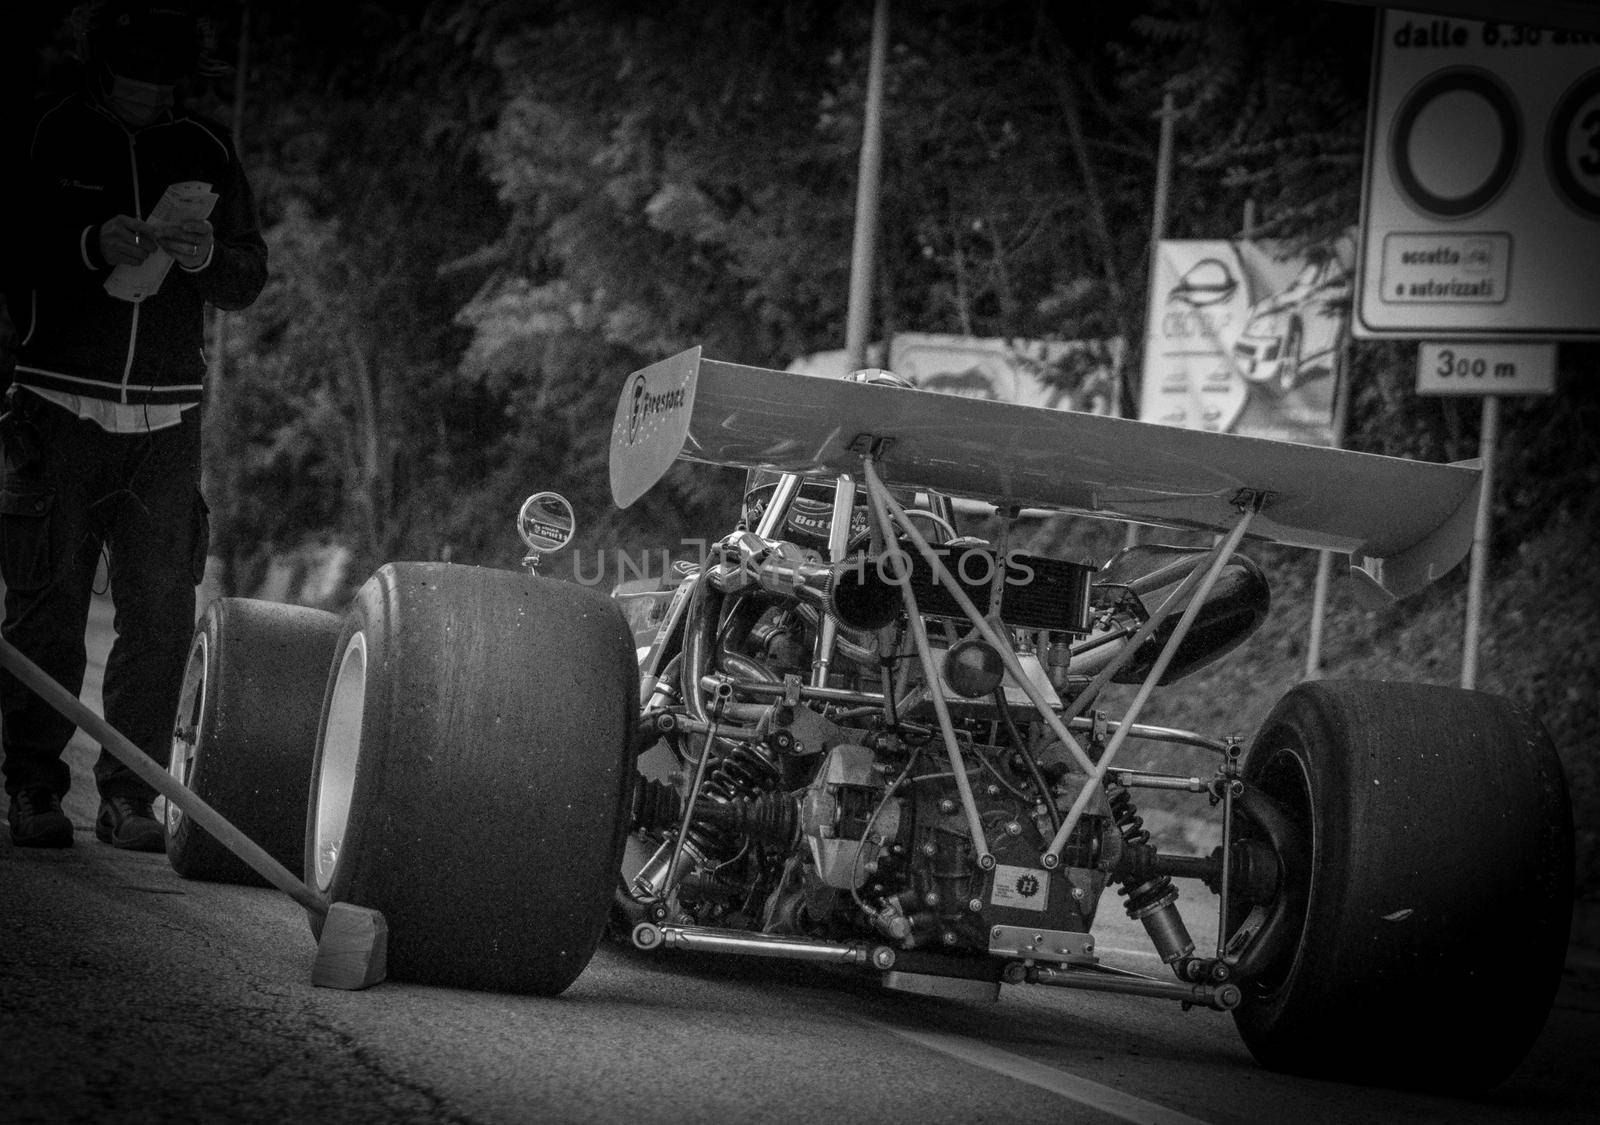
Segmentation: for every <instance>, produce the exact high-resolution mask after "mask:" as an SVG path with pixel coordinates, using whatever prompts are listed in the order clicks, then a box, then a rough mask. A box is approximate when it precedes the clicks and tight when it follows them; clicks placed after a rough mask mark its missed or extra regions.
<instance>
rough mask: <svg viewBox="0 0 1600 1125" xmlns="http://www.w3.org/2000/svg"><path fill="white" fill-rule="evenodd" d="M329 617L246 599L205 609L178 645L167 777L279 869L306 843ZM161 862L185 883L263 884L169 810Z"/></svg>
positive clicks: (335, 624)
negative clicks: (182, 653)
mask: <svg viewBox="0 0 1600 1125" xmlns="http://www.w3.org/2000/svg"><path fill="white" fill-rule="evenodd" d="M339 625H340V620H339V616H338V615H337V614H333V613H325V612H323V611H322V610H317V609H307V608H305V607H303V606H296V605H280V604H278V603H277V602H267V601H257V600H254V599H249V598H218V599H217V600H216V601H213V602H212V603H211V604H210V605H209V606H208V607H206V612H205V615H204V616H203V617H202V618H201V619H200V624H199V625H198V626H197V627H196V629H195V634H194V640H193V641H192V642H191V643H190V646H189V660H188V663H187V664H186V665H185V668H184V674H183V682H182V686H181V687H180V688H179V693H178V714H177V725H176V728H175V730H174V732H173V736H172V753H171V756H170V757H169V759H168V762H169V764H168V767H167V772H168V773H170V774H171V775H172V776H173V777H174V778H175V779H176V780H177V781H178V783H179V784H181V785H184V786H186V787H188V788H189V789H191V790H193V792H194V793H195V795H196V796H198V797H199V798H200V799H201V800H202V801H204V802H206V804H208V805H210V806H211V807H212V808H214V809H215V810H216V811H217V812H219V813H221V814H222V816H223V817H224V818H225V819H226V820H227V821H228V822H229V823H231V824H232V825H233V826H234V827H235V828H238V829H239V830H240V831H241V832H243V833H244V834H245V835H246V836H248V837H249V838H250V839H251V840H253V841H255V842H256V843H257V844H259V845H260V846H261V847H262V848H263V849H265V851H266V852H267V854H268V855H270V856H272V858H273V859H275V860H277V861H278V862H279V863H281V864H283V865H284V866H285V867H287V868H289V869H290V870H296V869H298V868H299V866H300V862H301V859H302V856H303V848H304V843H305V823H306V822H305V813H306V791H307V790H308V789H309V787H310V784H311V755H312V752H313V751H314V750H315V749H316V745H317V721H318V716H319V715H320V714H321V709H322V692H323V688H324V687H325V686H326V684H327V682H328V666H329V664H330V663H332V661H333V646H334V642H335V641H336V640H337V639H338V636H339ZM163 821H164V824H165V828H166V833H167V860H168V861H169V862H170V863H171V864H172V867H173V870H175V871H176V872H177V873H178V874H179V875H182V876H183V877H184V878H186V879H201V880H205V881H208V882H213V883H236V884H241V885H245V886H266V885H267V881H266V880H265V879H263V878H262V877H261V876H260V875H258V874H256V872H255V871H254V869H252V868H251V867H250V866H249V865H248V864H246V863H245V862H244V860H242V859H240V858H239V857H238V856H236V855H234V854H233V853H232V852H231V851H229V850H228V849H227V848H225V847H223V846H222V844H221V843H219V842H218V841H217V839H216V837H214V836H212V835H211V833H209V832H207V831H206V830H205V829H204V828H201V827H200V825H199V824H197V823H195V821H194V818H193V817H190V816H188V815H187V814H185V813H184V811H183V810H182V809H181V808H179V807H178V806H177V805H176V804H174V803H173V802H171V801H168V802H167V810H166V815H165V816H164V817H163Z"/></svg>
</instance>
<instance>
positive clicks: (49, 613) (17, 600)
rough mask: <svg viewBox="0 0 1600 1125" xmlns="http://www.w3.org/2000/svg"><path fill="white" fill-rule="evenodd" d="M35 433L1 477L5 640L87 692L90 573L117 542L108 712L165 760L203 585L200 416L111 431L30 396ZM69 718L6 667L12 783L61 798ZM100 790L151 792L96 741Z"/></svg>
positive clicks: (8, 782)
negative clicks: (19, 460)
mask: <svg viewBox="0 0 1600 1125" xmlns="http://www.w3.org/2000/svg"><path fill="white" fill-rule="evenodd" d="M22 397H23V398H24V399H25V400H26V401H27V403H28V409H27V413H28V415H29V417H30V418H31V420H32V424H33V425H34V427H35V434H36V436H37V438H38V439H39V440H38V442H37V444H36V446H35V454H36V455H35V457H34V459H33V461H32V463H30V464H22V465H16V466H12V465H8V466H7V467H6V472H5V477H4V480H3V483H0V577H3V578H4V580H5V586H6V595H5V622H4V625H3V626H0V630H3V632H4V635H5V638H6V640H8V641H10V642H11V643H12V644H13V645H14V646H16V648H17V649H18V650H19V651H21V652H22V653H23V654H24V655H26V656H27V657H28V658H29V659H31V660H32V661H33V662H34V663H35V664H38V665H39V666H40V667H41V668H42V669H43V670H44V671H45V672H46V673H48V674H49V675H50V676H51V677H52V678H53V679H55V680H56V681H57V682H58V683H60V684H61V685H62V686H63V687H65V688H66V689H67V690H68V691H70V692H72V693H73V694H74V695H76V694H77V693H78V692H79V690H80V689H81V688H82V687H83V674H84V668H85V666H86V664H87V659H88V658H87V654H86V652H85V648H84V628H85V626H86V624H87V622H88V616H89V602H90V597H91V594H92V593H93V586H94V578H95V568H96V564H97V562H98V559H99V556H100V553H101V551H102V549H104V548H109V554H110V562H109V568H110V569H109V573H110V578H111V598H112V604H113V606H114V609H115V618H114V625H115V629H116V640H115V641H114V642H113V643H112V646H111V654H110V656H109V657H108V659H107V661H106V674H105V683H104V690H103V695H104V700H105V717H106V720H107V721H108V722H109V723H110V724H111V725H112V726H113V727H115V728H116V729H117V730H119V731H121V732H122V733H123V734H124V735H126V736H127V737H128V738H129V739H130V740H131V741H132V742H133V744H134V745H136V746H138V747H139V748H140V749H141V750H143V751H144V752H145V753H147V754H149V755H150V756H151V757H152V758H154V759H155V760H156V761H157V762H161V763H163V764H164V763H165V762H166V761H167V757H168V754H169V753H170V751H171V749H172V730H173V722H174V718H175V715H176V712H177V707H178V692H179V689H180V688H181V686H182V682H183V670H184V664H185V661H186V659H187V656H188V650H189V643H190V639H191V637H192V636H193V632H194V616H195V586H196V585H197V584H198V582H199V580H200V577H201V575H202V573H203V571H204V568H205V555H206V547H207V538H208V535H209V522H208V518H207V512H206V506H205V501H204V500H203V499H202V498H201V495H200V411H201V408H200V407H198V406H195V407H191V408H190V409H188V410H186V411H184V413H183V421H182V422H181V423H180V424H178V425H176V426H170V427H167V428H166V429H161V430H156V431H154V432H153V433H144V434H112V433H107V432H106V431H105V430H103V429H101V428H100V427H99V426H98V425H96V424H95V423H93V422H90V421H85V420H81V419H79V418H77V417H75V416H74V415H73V414H71V413H70V412H68V411H66V410H63V409H61V408H60V407H58V406H56V405H54V404H53V403H48V402H46V401H44V400H43V399H40V398H38V397H36V396H34V395H31V394H28V395H24V396H22ZM73 730H74V724H73V723H72V721H71V720H70V719H66V718H63V717H62V716H61V715H60V714H59V713H58V712H57V711H55V710H54V709H53V708H52V707H50V706H49V705H48V704H47V703H45V702H44V701H43V700H42V699H40V698H39V697H38V696H36V695H35V694H34V693H33V692H32V691H31V690H30V689H29V688H27V687H26V686H24V685H23V684H22V683H21V681H19V680H17V679H16V678H15V677H13V676H12V675H11V674H10V673H7V672H4V671H0V743H3V744H4V750H5V762H4V772H5V788H6V792H7V793H15V792H17V791H18V790H19V789H22V788H24V787H33V786H42V787H44V788H47V789H50V790H52V791H53V792H55V793H57V794H64V793H66V791H67V788H68V786H69V785H70V784H71V773H70V771H69V769H68V768H67V765H66V763H65V762H63V761H62V760H61V753H62V751H63V750H65V749H66V746H67V743H68V742H69V741H70V740H71V738H72V733H73ZM94 773H95V781H96V783H97V785H98V788H99V790H100V795H101V796H102V797H113V796H127V797H143V798H150V797H153V796H154V791H153V790H152V789H151V788H150V786H148V785H147V784H145V783H144V782H143V781H141V780H140V779H139V778H138V776H137V775H135V774H134V773H133V772H132V771H131V770H129V769H128V768H127V767H126V766H124V765H122V763H121V762H119V761H117V759H116V758H114V757H112V756H111V754H109V753H108V752H106V750H105V749H104V747H102V748H101V751H100V757H99V760H98V762H97V763H96V765H95V771H94Z"/></svg>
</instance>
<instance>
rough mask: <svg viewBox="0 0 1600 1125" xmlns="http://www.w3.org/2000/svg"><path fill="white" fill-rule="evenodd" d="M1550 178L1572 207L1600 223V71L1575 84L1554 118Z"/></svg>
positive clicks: (1548, 144)
mask: <svg viewBox="0 0 1600 1125" xmlns="http://www.w3.org/2000/svg"><path fill="white" fill-rule="evenodd" d="M1545 155H1546V157H1547V158H1548V160H1549V163H1550V178H1551V179H1552V180H1553V181H1555V185H1556V187H1557V188H1558V189H1559V190H1560V192H1561V194H1562V195H1563V196H1565V197H1566V200H1567V202H1568V203H1570V204H1572V205H1573V206H1574V207H1576V208H1577V209H1578V210H1579V211H1581V212H1582V213H1584V214H1585V215H1588V216H1589V217H1591V218H1596V219H1600V70H1591V71H1590V72H1589V73H1588V74H1585V75H1584V76H1583V77H1582V78H1580V79H1578V80H1577V81H1576V82H1574V83H1573V84H1572V86H1571V88H1570V89H1568V90H1567V92H1566V93H1565V94H1562V95H1561V100H1560V101H1559V102H1557V103H1556V111H1555V113H1553V114H1552V115H1551V116H1550V132H1549V134H1548V135H1547V137H1546V139H1545Z"/></svg>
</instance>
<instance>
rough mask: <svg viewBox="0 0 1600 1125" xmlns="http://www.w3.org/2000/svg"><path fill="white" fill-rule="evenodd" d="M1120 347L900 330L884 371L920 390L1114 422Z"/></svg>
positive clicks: (1098, 342) (1117, 342)
mask: <svg viewBox="0 0 1600 1125" xmlns="http://www.w3.org/2000/svg"><path fill="white" fill-rule="evenodd" d="M1124 350H1125V348H1124V345H1123V341H1122V340H1121V339H1118V338H1113V339H1110V340H1024V339H1020V338H1009V339H994V338H983V337H976V336H953V335H942V334H937V333H931V332H902V333H900V334H899V335H897V336H895V337H894V339H893V341H892V342H891V345H890V348H889V369H890V370H891V371H893V372H894V373H895V374H897V375H902V376H904V377H905V378H907V379H909V380H911V381H912V382H913V383H915V384H916V385H917V386H918V387H920V388H922V389H923V390H929V391H941V392H943V393H946V394H957V395H964V396H966V397H967V398H985V399H993V400H995V401H998V402H1013V403H1019V404H1021V405H1023V406H1042V407H1045V408H1047V409H1050V410H1077V411H1080V412H1083V413H1087V414H1103V415H1110V416H1111V417H1117V416H1119V415H1120V414H1121V409H1120V383H1119V378H1118V376H1119V373H1120V372H1121V370H1122V357H1123V352H1124Z"/></svg>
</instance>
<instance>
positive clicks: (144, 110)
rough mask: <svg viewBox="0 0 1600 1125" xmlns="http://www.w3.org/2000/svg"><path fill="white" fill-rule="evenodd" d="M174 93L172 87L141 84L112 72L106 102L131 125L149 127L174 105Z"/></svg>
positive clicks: (135, 79) (151, 83)
mask: <svg viewBox="0 0 1600 1125" xmlns="http://www.w3.org/2000/svg"><path fill="white" fill-rule="evenodd" d="M172 91H173V88H172V87H171V86H162V85H157V84H156V83H154V82H141V81H139V80H138V79H137V78H125V77H123V76H122V75H120V74H117V73H115V72H112V73H111V86H110V88H109V89H108V90H107V91H106V102H107V103H108V104H109V105H110V107H111V111H112V112H113V113H115V114H116V115H117V116H118V117H120V118H121V119H122V120H123V121H125V122H126V123H128V124H129V125H148V124H149V123H150V122H152V121H154V120H155V119H156V118H157V117H159V116H160V115H161V113H162V111H164V110H165V109H167V108H168V107H169V106H171V105H172Z"/></svg>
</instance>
